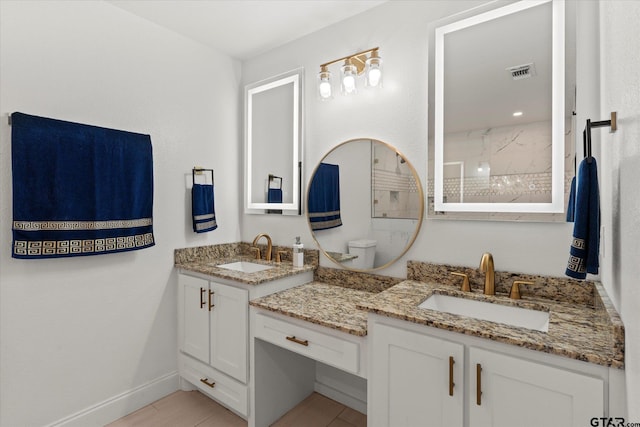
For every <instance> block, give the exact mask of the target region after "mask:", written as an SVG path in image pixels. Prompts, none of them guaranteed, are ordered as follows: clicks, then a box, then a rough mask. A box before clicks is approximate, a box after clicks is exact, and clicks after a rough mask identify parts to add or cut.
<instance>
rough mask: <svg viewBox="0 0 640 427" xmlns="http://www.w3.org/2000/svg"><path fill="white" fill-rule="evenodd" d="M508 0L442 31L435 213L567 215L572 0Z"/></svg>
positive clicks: (437, 63) (438, 31) (436, 69)
mask: <svg viewBox="0 0 640 427" xmlns="http://www.w3.org/2000/svg"><path fill="white" fill-rule="evenodd" d="M501 3H502V4H503V6H501V7H497V8H494V9H492V10H488V11H484V12H475V13H473V14H467V15H466V17H464V18H463V19H460V17H457V18H456V20H455V21H452V20H448V22H446V23H440V24H439V26H437V27H436V28H435V30H434V32H433V45H432V46H433V49H434V52H435V53H434V57H433V61H432V64H433V67H432V68H431V72H432V73H433V74H432V77H433V80H432V84H433V86H431V87H432V91H433V92H432V93H433V98H432V100H431V102H432V103H433V108H432V111H433V115H432V117H431V118H430V119H431V121H432V122H431V123H432V126H433V135H432V136H433V138H432V141H433V151H431V149H430V152H432V153H433V154H434V155H433V163H432V164H430V165H429V169H430V171H433V179H432V181H431V184H432V188H431V189H429V190H430V191H429V193H431V194H432V195H433V205H432V206H433V210H434V211H435V215H434V217H438V216H440V217H443V218H444V217H447V216H450V217H452V218H459V219H520V218H519V216H517V215H514V216H513V217H510V216H509V215H502V216H503V217H504V218H499V217H485V216H482V214H483V213H491V214H495V213H506V214H522V213H531V214H534V215H533V216H535V215H538V216H537V217H536V218H537V219H536V220H540V218H541V216H540V215H539V214H553V215H550V218H551V217H553V216H555V218H556V219H549V220H555V221H557V220H559V219H558V218H561V217H562V212H564V210H565V205H566V202H565V199H566V197H567V194H566V193H567V190H568V185H567V183H568V180H567V176H568V175H570V173H571V171H572V169H573V157H572V156H573V154H572V153H573V146H574V144H575V142H574V140H573V138H574V136H573V132H572V118H571V114H572V108H573V107H574V104H573V103H572V102H570V100H569V102H567V100H568V99H569V98H568V96H569V97H570V96H572V95H573V94H574V91H575V76H574V77H572V78H570V79H568V80H567V77H571V72H570V74H569V75H567V73H566V69H567V67H566V65H567V62H566V56H567V55H566V54H567V53H569V54H573V55H575V47H574V45H572V44H571V43H569V41H571V42H572V43H574V42H575V40H572V39H571V37H569V39H570V40H567V41H566V40H565V30H566V28H565V21H566V20H565V2H564V1H555V0H541V1H519V2H513V3H508V4H506V5H504V4H505V2H501ZM565 42H567V43H565ZM566 50H568V51H570V52H566ZM572 52H573V53H572ZM569 66H570V67H571V66H572V65H571V64H569ZM573 74H575V73H574V72H573ZM565 89H569V90H570V92H571V93H570V94H568V91H567V90H565ZM569 156H571V158H570V159H569ZM570 179H571V177H570V176H569V180H570ZM431 214H432V213H431V212H430V215H431ZM448 214H449V215H448ZM473 215H480V216H475V217H474V216H473Z"/></svg>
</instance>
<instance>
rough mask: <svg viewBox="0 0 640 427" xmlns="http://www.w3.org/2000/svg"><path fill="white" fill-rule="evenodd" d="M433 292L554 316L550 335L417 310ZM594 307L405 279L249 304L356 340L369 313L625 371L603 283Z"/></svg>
mask: <svg viewBox="0 0 640 427" xmlns="http://www.w3.org/2000/svg"><path fill="white" fill-rule="evenodd" d="M433 293H441V294H446V295H452V296H460V297H464V298H471V299H476V300H484V301H487V302H488V303H491V302H493V303H499V304H505V305H516V306H521V307H525V308H530V309H537V310H543V311H548V312H549V331H548V332H540V331H535V330H530V329H525V328H520V327H515V326H509V325H505V324H500V323H495V322H488V321H484V320H479V319H474V318H470V317H464V316H458V315H455V314H449V313H444V312H439V311H432V310H426V309H420V308H418V307H417V306H418V305H419V304H420V303H422V302H423V301H424V300H425V299H427V298H428V297H429V296H431V295H432V294H433ZM594 299H595V301H593V302H592V303H590V304H586V303H585V304H576V303H575V302H562V301H555V300H551V299H547V298H536V297H532V296H528V297H527V298H526V299H522V300H513V299H510V298H508V297H507V296H501V295H497V296H485V295H483V294H482V293H481V292H479V291H475V292H470V293H469V292H461V291H459V290H458V289H457V288H456V287H452V286H449V285H442V284H437V283H435V282H420V281H416V280H405V281H402V282H400V283H398V284H396V285H394V286H391V287H389V288H388V289H386V290H384V291H382V292H371V291H370V290H366V289H365V290H357V289H353V288H350V287H344V286H337V285H335V284H327V283H323V282H318V281H315V282H311V283H307V284H304V285H301V286H298V287H295V288H292V289H288V290H285V291H282V292H278V293H275V294H272V295H268V296H266V297H263V298H258V299H255V300H252V301H250V304H251V305H252V306H255V307H259V308H262V309H265V310H269V311H273V312H275V313H280V314H283V315H285V316H289V317H293V318H296V319H301V320H304V321H308V322H311V323H315V324H317V325H321V326H326V327H329V328H332V329H335V330H338V331H341V332H345V333H348V334H352V335H357V336H365V335H367V312H372V313H376V314H379V315H383V316H388V317H394V318H397V319H401V320H406V321H409V322H413V323H418V324H423V325H426V326H431V327H435V328H439V329H445V330H449V331H454V332H458V333H462V334H465V335H472V336H477V337H482V338H487V339H490V340H493V341H497V342H503V343H507V344H511V345H516V346H519V347H524V348H529V349H532V350H537V351H542V352H546V353H551V354H557V355H561V356H565V357H569V358H572V359H577V360H582V361H587V362H590V363H595V364H598V365H603V366H611V367H613V368H620V369H622V368H624V327H623V325H622V321H621V320H620V317H619V315H618V314H617V312H616V311H615V309H614V308H613V305H612V304H611V302H610V301H609V299H608V297H607V295H606V293H605V292H604V289H603V288H602V285H600V284H598V283H596V284H595V295H594Z"/></svg>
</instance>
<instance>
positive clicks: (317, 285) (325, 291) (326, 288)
mask: <svg viewBox="0 0 640 427" xmlns="http://www.w3.org/2000/svg"><path fill="white" fill-rule="evenodd" d="M374 295H375V294H374V293H372V292H367V291H362V290H356V289H350V288H346V287H343V286H334V285H329V284H326V283H321V282H311V283H307V284H304V285H301V286H297V287H295V288H291V289H288V290H286V291H282V292H278V293H276V294H272V295H268V296H266V297H263V298H258V299H255V300H252V301H250V302H249V304H251V305H253V306H255V307H259V308H263V309H265V310H269V311H273V312H275V313H280V314H284V315H285V316H289V317H294V318H296V319H301V320H306V321H308V322H311V323H315V324H318V325H322V326H326V327H328V328H332V329H337V330H339V331H342V332H346V333H348V334H352V335H358V336H364V335H366V334H367V313H366V312H365V311H362V310H358V309H356V306H357V305H358V304H364V303H366V302H367V301H368V300H369V298H371V297H372V296H374Z"/></svg>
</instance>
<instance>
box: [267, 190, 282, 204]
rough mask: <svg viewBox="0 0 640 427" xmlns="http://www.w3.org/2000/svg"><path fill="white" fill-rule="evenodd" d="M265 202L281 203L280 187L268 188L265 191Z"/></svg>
mask: <svg viewBox="0 0 640 427" xmlns="http://www.w3.org/2000/svg"><path fill="white" fill-rule="evenodd" d="M267 203H282V190H281V189H280V188H270V189H269V192H268V193H267Z"/></svg>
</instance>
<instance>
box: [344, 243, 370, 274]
mask: <svg viewBox="0 0 640 427" xmlns="http://www.w3.org/2000/svg"><path fill="white" fill-rule="evenodd" d="M376 243H377V242H376V241H375V240H370V239H361V240H352V241H350V242H349V243H348V245H349V253H350V254H352V255H357V256H358V258H356V259H354V260H353V263H352V264H351V266H352V267H353V268H358V269H362V270H364V269H369V268H373V265H374V261H375V258H376Z"/></svg>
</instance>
